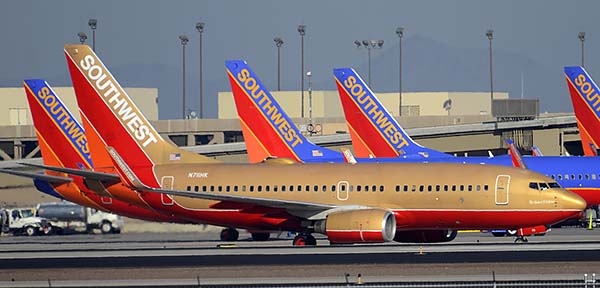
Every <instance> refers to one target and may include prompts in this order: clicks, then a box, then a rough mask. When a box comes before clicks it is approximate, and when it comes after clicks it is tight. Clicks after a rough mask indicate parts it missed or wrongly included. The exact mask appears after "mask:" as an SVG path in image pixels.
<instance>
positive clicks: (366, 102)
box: [343, 75, 410, 154]
mask: <svg viewBox="0 0 600 288" xmlns="http://www.w3.org/2000/svg"><path fill="white" fill-rule="evenodd" d="M343 83H344V87H345V88H346V90H347V91H348V92H349V93H350V95H352V97H353V98H355V102H356V103H357V104H358V106H359V107H360V108H361V110H362V112H363V113H365V114H366V116H367V117H368V118H370V120H371V121H372V123H373V124H375V126H376V128H377V129H378V130H379V132H381V134H382V135H383V136H384V137H385V138H387V141H389V142H390V143H392V144H393V145H394V148H395V149H396V150H397V151H402V150H401V149H402V148H403V147H408V146H409V145H410V144H409V143H408V141H407V140H406V138H404V136H403V135H402V133H401V132H400V131H398V128H397V127H396V126H395V125H394V123H393V122H392V121H390V119H389V118H388V117H387V116H386V114H388V113H387V111H384V110H383V109H385V108H383V107H380V105H379V104H378V103H377V102H376V101H375V100H373V97H372V96H371V94H370V93H367V91H366V89H364V87H363V86H362V85H361V84H360V83H358V81H357V79H356V77H354V76H352V75H350V76H348V78H346V79H345V80H344V81H343ZM401 154H403V153H401Z"/></svg>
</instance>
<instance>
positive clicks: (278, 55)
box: [273, 37, 283, 91]
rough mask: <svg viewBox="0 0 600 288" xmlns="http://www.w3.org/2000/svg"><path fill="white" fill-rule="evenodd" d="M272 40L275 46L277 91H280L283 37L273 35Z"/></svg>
mask: <svg viewBox="0 0 600 288" xmlns="http://www.w3.org/2000/svg"><path fill="white" fill-rule="evenodd" d="M273 41H275V45H276V46H277V91H281V45H283V39H281V38H280V37H275V38H273Z"/></svg>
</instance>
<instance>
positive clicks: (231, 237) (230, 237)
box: [220, 228, 240, 241]
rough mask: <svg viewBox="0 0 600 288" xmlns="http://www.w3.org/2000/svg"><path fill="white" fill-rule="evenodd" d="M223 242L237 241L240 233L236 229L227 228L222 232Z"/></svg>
mask: <svg viewBox="0 0 600 288" xmlns="http://www.w3.org/2000/svg"><path fill="white" fill-rule="evenodd" d="M220 236H221V241H237V240H238V238H239V237H240V233H239V232H238V231H237V230H236V229H235V228H225V229H223V230H221V235H220Z"/></svg>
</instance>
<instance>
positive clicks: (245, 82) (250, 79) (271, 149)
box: [225, 60, 344, 163]
mask: <svg viewBox="0 0 600 288" xmlns="http://www.w3.org/2000/svg"><path fill="white" fill-rule="evenodd" d="M225 66H226V68H227V74H228V76H229V82H230V84H231V91H232V92H233V97H234V100H235V104H236V108H237V112H238V115H239V118H240V123H241V126H242V133H243V134H244V140H245V141H246V148H247V150H248V158H249V160H250V162H251V163H255V162H260V161H263V160H265V159H267V158H269V157H280V158H290V159H293V160H295V161H297V162H341V161H343V159H344V157H343V155H342V154H341V153H340V152H337V151H333V150H330V149H327V148H322V147H319V146H317V145H315V144H313V143H312V142H310V141H309V140H308V139H306V137H304V135H302V133H301V132H300V130H299V129H298V128H297V127H296V125H294V123H293V122H292V121H291V120H290V118H289V117H288V115H287V114H286V113H285V111H283V109H282V108H281V106H280V105H279V103H277V101H276V100H275V98H273V95H271V93H270V92H269V90H267V88H266V87H265V86H264V85H263V84H262V82H261V81H260V80H259V79H258V77H257V76H256V74H255V73H254V72H253V71H252V69H250V67H249V66H248V64H247V63H246V62H245V61H242V60H229V61H226V62H225Z"/></svg>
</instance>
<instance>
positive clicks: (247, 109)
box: [225, 60, 562, 242]
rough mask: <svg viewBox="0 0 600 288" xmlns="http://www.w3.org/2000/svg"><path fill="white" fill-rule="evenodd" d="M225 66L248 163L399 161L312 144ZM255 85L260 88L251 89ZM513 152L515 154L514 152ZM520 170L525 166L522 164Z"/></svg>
mask: <svg viewBox="0 0 600 288" xmlns="http://www.w3.org/2000/svg"><path fill="white" fill-rule="evenodd" d="M225 66H226V67H227V72H228V75H229V79H230V84H231V86H232V91H233V96H234V100H235V103H236V108H237V112H238V116H239V119H240V122H241V126H242V132H243V134H244V139H245V140H246V143H247V144H246V145H247V150H248V157H249V159H251V161H259V159H265V158H266V157H279V158H283V159H291V160H294V161H296V162H344V161H347V162H351V163H357V162H363V163H364V162H399V159H398V158H396V157H394V158H378V159H371V158H358V159H355V158H354V157H353V156H352V155H351V154H349V155H347V153H349V151H344V154H342V153H340V152H337V151H333V150H330V149H327V148H322V147H319V146H317V145H314V144H313V143H312V142H310V141H309V140H308V139H306V138H305V137H304V136H303V135H302V134H301V133H300V131H299V130H298V129H297V128H296V126H295V125H294V124H293V123H292V121H291V120H290V119H289V117H288V116H287V114H286V113H285V112H284V111H283V109H282V108H281V106H279V104H278V103H277V101H276V100H275V99H274V98H273V97H272V95H271V94H270V93H269V91H268V90H267V89H265V88H263V87H264V86H263V85H262V84H261V83H260V81H259V80H258V78H257V77H256V75H255V74H254V73H253V72H252V70H251V69H250V68H249V67H248V65H247V64H246V63H245V62H244V61H240V60H231V61H226V63H225ZM246 83H249V84H246ZM255 86H258V87H260V88H254V87H255ZM399 129H401V128H400V127H399ZM401 137H402V135H398V136H396V137H395V139H401ZM402 139H403V138H402ZM406 139H407V140H406ZM406 139H403V140H402V142H408V141H412V140H410V138H409V137H408V136H407V138H406ZM398 142H400V141H398ZM513 146H514V145H513ZM413 147H415V148H412V149H411V153H414V154H404V155H402V156H401V157H402V158H405V159H404V160H408V161H410V162H423V161H428V160H431V159H430V158H426V156H430V155H436V156H437V157H436V158H435V159H437V158H440V159H443V160H446V159H450V160H449V162H452V160H454V161H456V160H458V159H459V158H455V157H452V156H450V155H448V154H444V153H441V152H438V151H435V150H431V149H427V148H424V147H421V146H419V145H418V144H416V143H415V145H414V146H413ZM416 147H418V148H416ZM514 151H515V152H518V151H517V150H516V149H515V150H514ZM513 154H514V153H513ZM348 158H351V159H348ZM502 158H504V159H505V162H506V163H505V164H506V165H508V166H510V165H512V164H514V166H517V164H519V163H518V161H515V160H514V159H515V157H513V158H512V159H513V160H512V161H511V158H510V157H502ZM519 158H520V156H519ZM283 159H281V161H283ZM486 160H487V158H486ZM438 161H439V160H438ZM440 162H444V161H440ZM456 162H462V161H456ZM521 162H522V161H521ZM475 163H479V162H475ZM520 167H526V166H525V165H524V164H523V165H520ZM561 177H562V176H561ZM533 188H536V189H545V187H543V186H542V187H539V186H534V187H533ZM545 231H546V227H544V226H541V227H527V228H520V229H519V230H518V231H517V236H518V237H517V238H516V239H515V241H516V242H525V241H527V239H526V238H525V236H528V235H533V234H539V233H544V232H545Z"/></svg>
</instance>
